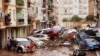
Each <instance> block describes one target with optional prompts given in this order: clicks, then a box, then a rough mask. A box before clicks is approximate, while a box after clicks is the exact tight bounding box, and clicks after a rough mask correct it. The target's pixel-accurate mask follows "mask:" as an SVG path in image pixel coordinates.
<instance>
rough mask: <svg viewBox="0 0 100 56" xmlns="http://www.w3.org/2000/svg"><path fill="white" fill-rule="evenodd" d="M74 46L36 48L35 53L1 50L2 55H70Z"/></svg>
mask: <svg viewBox="0 0 100 56" xmlns="http://www.w3.org/2000/svg"><path fill="white" fill-rule="evenodd" d="M70 54H72V48H68V47H49V48H48V47H47V48H41V49H36V51H35V52H33V53H16V52H11V51H7V50H0V56H70Z"/></svg>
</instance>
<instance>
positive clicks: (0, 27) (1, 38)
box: [0, 0, 6, 48]
mask: <svg viewBox="0 0 100 56" xmlns="http://www.w3.org/2000/svg"><path fill="white" fill-rule="evenodd" d="M4 23H5V19H4V7H3V0H0V48H2V47H4V44H5V28H6V27H5V24H4Z"/></svg>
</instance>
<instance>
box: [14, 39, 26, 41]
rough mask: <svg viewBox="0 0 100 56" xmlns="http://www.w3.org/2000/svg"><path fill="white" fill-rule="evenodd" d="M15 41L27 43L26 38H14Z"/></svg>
mask: <svg viewBox="0 0 100 56" xmlns="http://www.w3.org/2000/svg"><path fill="white" fill-rule="evenodd" d="M15 40H16V41H28V40H27V39H26V38H16V39H15Z"/></svg>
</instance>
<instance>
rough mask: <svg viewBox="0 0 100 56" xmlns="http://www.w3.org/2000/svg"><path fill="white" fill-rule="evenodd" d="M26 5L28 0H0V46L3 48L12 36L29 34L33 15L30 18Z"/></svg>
mask: <svg viewBox="0 0 100 56" xmlns="http://www.w3.org/2000/svg"><path fill="white" fill-rule="evenodd" d="M28 5H29V2H28V0H0V36H1V37H0V48H5V47H6V44H7V41H8V40H9V39H10V38H12V37H14V38H18V37H26V36H28V35H30V34H31V32H32V30H33V29H34V28H33V23H32V22H33V21H34V20H33V21H32V19H34V17H33V18H32V19H30V17H29V14H28V12H29V8H30V7H29V6H28ZM31 12H32V11H31ZM31 16H34V15H33V14H32V15H31ZM30 29H31V30H30Z"/></svg>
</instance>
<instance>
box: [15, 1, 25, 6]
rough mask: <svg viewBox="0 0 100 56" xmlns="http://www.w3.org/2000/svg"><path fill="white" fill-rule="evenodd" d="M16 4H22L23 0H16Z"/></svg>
mask: <svg viewBox="0 0 100 56" xmlns="http://www.w3.org/2000/svg"><path fill="white" fill-rule="evenodd" d="M16 4H17V5H18V6H24V0H16Z"/></svg>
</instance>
